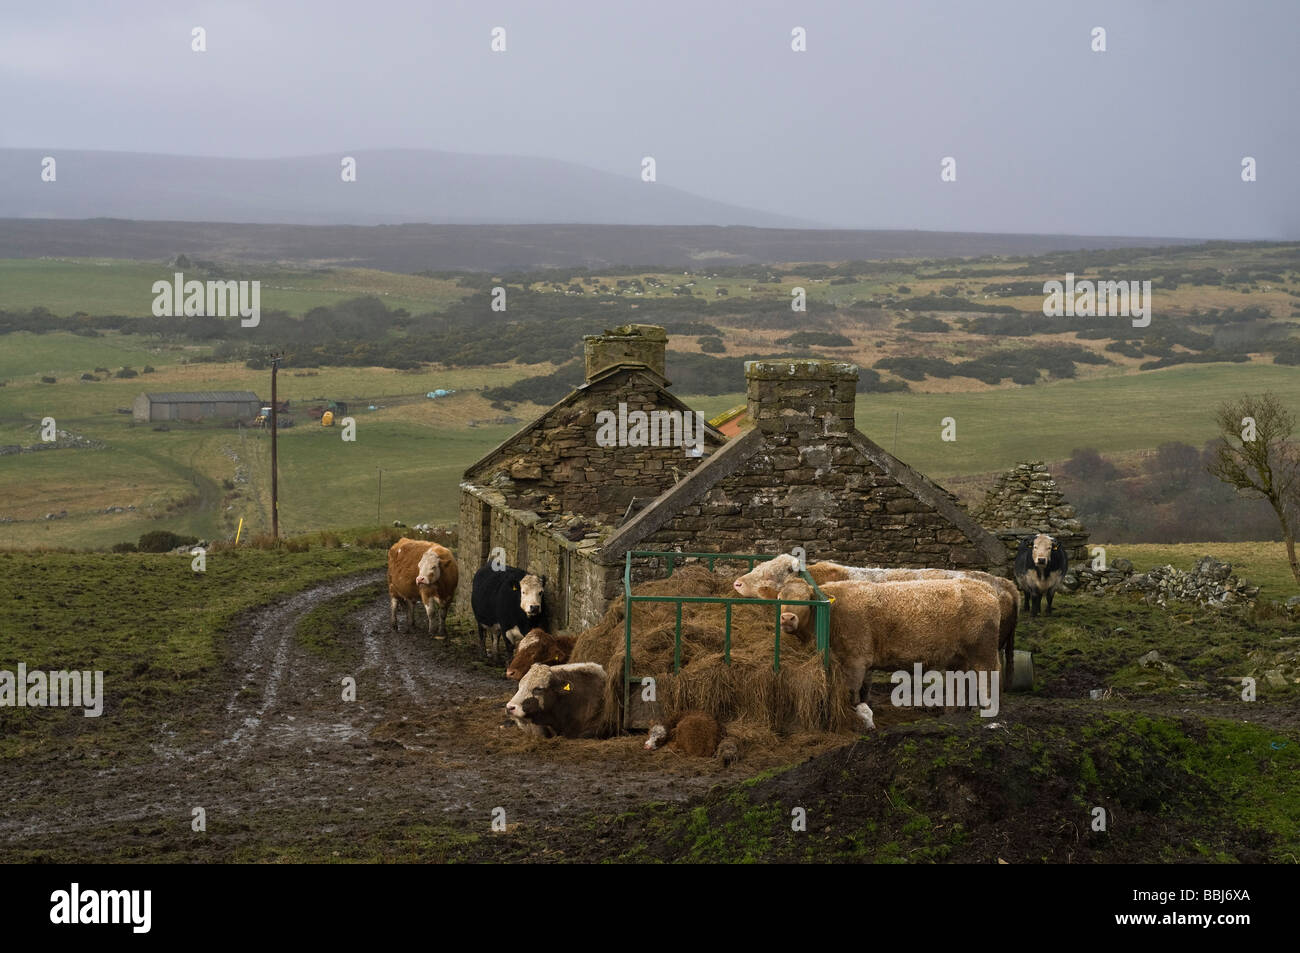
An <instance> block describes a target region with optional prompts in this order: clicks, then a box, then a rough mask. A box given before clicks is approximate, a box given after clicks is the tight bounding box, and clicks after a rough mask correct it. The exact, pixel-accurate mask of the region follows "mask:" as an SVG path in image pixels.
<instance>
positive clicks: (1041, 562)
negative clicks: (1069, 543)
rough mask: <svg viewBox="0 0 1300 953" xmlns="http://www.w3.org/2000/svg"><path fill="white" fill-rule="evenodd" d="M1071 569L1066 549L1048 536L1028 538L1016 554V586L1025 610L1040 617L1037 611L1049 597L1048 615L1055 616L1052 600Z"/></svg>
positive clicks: (1039, 535) (1042, 534) (1023, 540)
mask: <svg viewBox="0 0 1300 953" xmlns="http://www.w3.org/2000/svg"><path fill="white" fill-rule="evenodd" d="M1069 568H1070V559H1069V557H1068V556H1067V555H1066V554H1065V547H1064V546H1062V545H1061V544H1060V543H1058V542H1057V541H1056V540H1054V539H1052V537H1050V536H1048V535H1047V534H1046V533H1039V534H1038V535H1037V536H1026V537H1025V538H1024V539H1022V540H1021V541H1020V548H1019V549H1018V550H1017V551H1016V570H1015V575H1016V585H1017V586H1019V587H1020V591H1021V592H1023V593H1024V594H1025V608H1026V609H1029V608H1030V601H1031V600H1032V601H1033V609H1032V614H1033V615H1038V608H1039V606H1040V605H1041V604H1042V602H1043V596H1047V614H1048V615H1051V614H1052V596H1053V595H1054V594H1055V593H1056V590H1057V589H1058V588H1059V587H1060V585H1061V580H1062V579H1064V578H1065V573H1066V571H1067V570H1068V569H1069Z"/></svg>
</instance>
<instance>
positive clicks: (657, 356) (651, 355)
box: [582, 324, 668, 380]
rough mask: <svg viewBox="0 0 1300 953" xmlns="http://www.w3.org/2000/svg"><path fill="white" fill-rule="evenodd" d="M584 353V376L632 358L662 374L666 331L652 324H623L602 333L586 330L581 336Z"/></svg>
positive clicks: (594, 373)
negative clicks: (585, 370) (586, 333)
mask: <svg viewBox="0 0 1300 953" xmlns="http://www.w3.org/2000/svg"><path fill="white" fill-rule="evenodd" d="M582 344H583V351H584V352H585V354H586V357H587V380H591V379H592V378H593V377H595V376H596V375H597V374H599V373H600V372H601V371H603V370H604V369H605V368H607V367H611V366H613V365H615V364H622V363H624V362H626V361H635V362H637V363H640V364H645V365H647V366H649V368H650V369H651V370H653V371H655V372H656V373H657V374H659V375H660V376H664V350H665V349H666V348H667V347H668V335H667V334H666V333H665V332H664V329H663V328H661V327H659V326H658V325H654V324H623V325H620V326H619V327H616V328H613V329H607V330H606V331H605V333H604V334H588V335H587V336H586V337H584V338H583V339H582Z"/></svg>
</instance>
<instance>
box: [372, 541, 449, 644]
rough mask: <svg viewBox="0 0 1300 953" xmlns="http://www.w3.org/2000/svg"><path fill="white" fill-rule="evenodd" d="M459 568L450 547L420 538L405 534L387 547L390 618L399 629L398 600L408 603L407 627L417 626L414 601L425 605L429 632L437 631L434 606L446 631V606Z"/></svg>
mask: <svg viewBox="0 0 1300 953" xmlns="http://www.w3.org/2000/svg"><path fill="white" fill-rule="evenodd" d="M459 580H460V568H459V567H458V566H457V565H456V557H455V556H453V555H452V552H451V550H450V549H448V548H447V547H445V546H440V545H438V544H437V543H431V542H428V541H426V540H421V539H407V538H406V537H405V536H403V537H402V538H401V539H399V540H398V541H397V542H395V543H394V544H393V545H392V546H391V547H390V548H389V550H388V598H389V607H388V620H389V622H390V623H391V624H392V627H393V629H394V631H396V629H397V603H398V601H399V600H401V601H402V602H405V603H406V620H407V628H408V629H412V630H413V629H414V628H415V601H416V600H417V599H418V600H419V601H420V603H421V604H422V605H423V606H424V612H425V615H427V616H428V619H429V634H430V635H433V634H434V628H433V615H434V607H435V606H436V607H437V610H438V631H439V633H441V634H442V635H443V636H445V635H446V634H447V609H448V607H450V606H451V600H452V597H453V596H454V595H455V594H456V583H457V582H458V581H459Z"/></svg>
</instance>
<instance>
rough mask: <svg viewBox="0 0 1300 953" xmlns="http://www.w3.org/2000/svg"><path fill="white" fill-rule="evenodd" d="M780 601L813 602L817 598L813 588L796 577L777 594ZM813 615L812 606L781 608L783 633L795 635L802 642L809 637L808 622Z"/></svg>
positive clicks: (787, 606)
mask: <svg viewBox="0 0 1300 953" xmlns="http://www.w3.org/2000/svg"><path fill="white" fill-rule="evenodd" d="M776 598H778V599H800V600H812V599H815V598H816V596H815V594H814V593H813V588H812V586H810V585H808V583H806V582H804V581H803V580H802V579H799V578H798V577H795V578H793V579H790V580H788V581H787V582H786V584H785V585H784V586H782V587H781V591H780V592H779V593H778V594H777V596H776ZM811 615H812V606H798V605H786V606H781V631H782V632H784V633H785V634H786V635H793V636H796V637H797V638H799V639H800V640H805V639H806V637H807V633H808V631H809V629H808V621H809V617H810V616H811Z"/></svg>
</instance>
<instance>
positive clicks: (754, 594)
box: [732, 553, 799, 599]
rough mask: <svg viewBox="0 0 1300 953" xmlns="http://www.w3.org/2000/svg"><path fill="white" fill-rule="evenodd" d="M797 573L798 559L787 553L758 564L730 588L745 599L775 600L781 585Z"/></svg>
mask: <svg viewBox="0 0 1300 953" xmlns="http://www.w3.org/2000/svg"><path fill="white" fill-rule="evenodd" d="M798 572H799V558H798V557H797V556H791V555H789V554H788V553H787V554H784V555H781V556H777V557H776V558H775V559H769V560H768V561H767V562H765V563H759V564H758V565H757V566H755V567H754V568H753V569H751V570H750V571H749V572H747V573H745V575H743V576H741V577H740V578H739V579H737V580H736V581H735V582H734V583H732V586H733V587H734V588H735V590H736V592H737V594H738V595H742V596H744V597H745V598H746V599H775V598H776V592H777V590H778V589H780V588H781V585H782V584H783V583H784V582H785V581H786V580H787V579H789V578H790V577H791V576H794V575H795V574H797V573H798Z"/></svg>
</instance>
